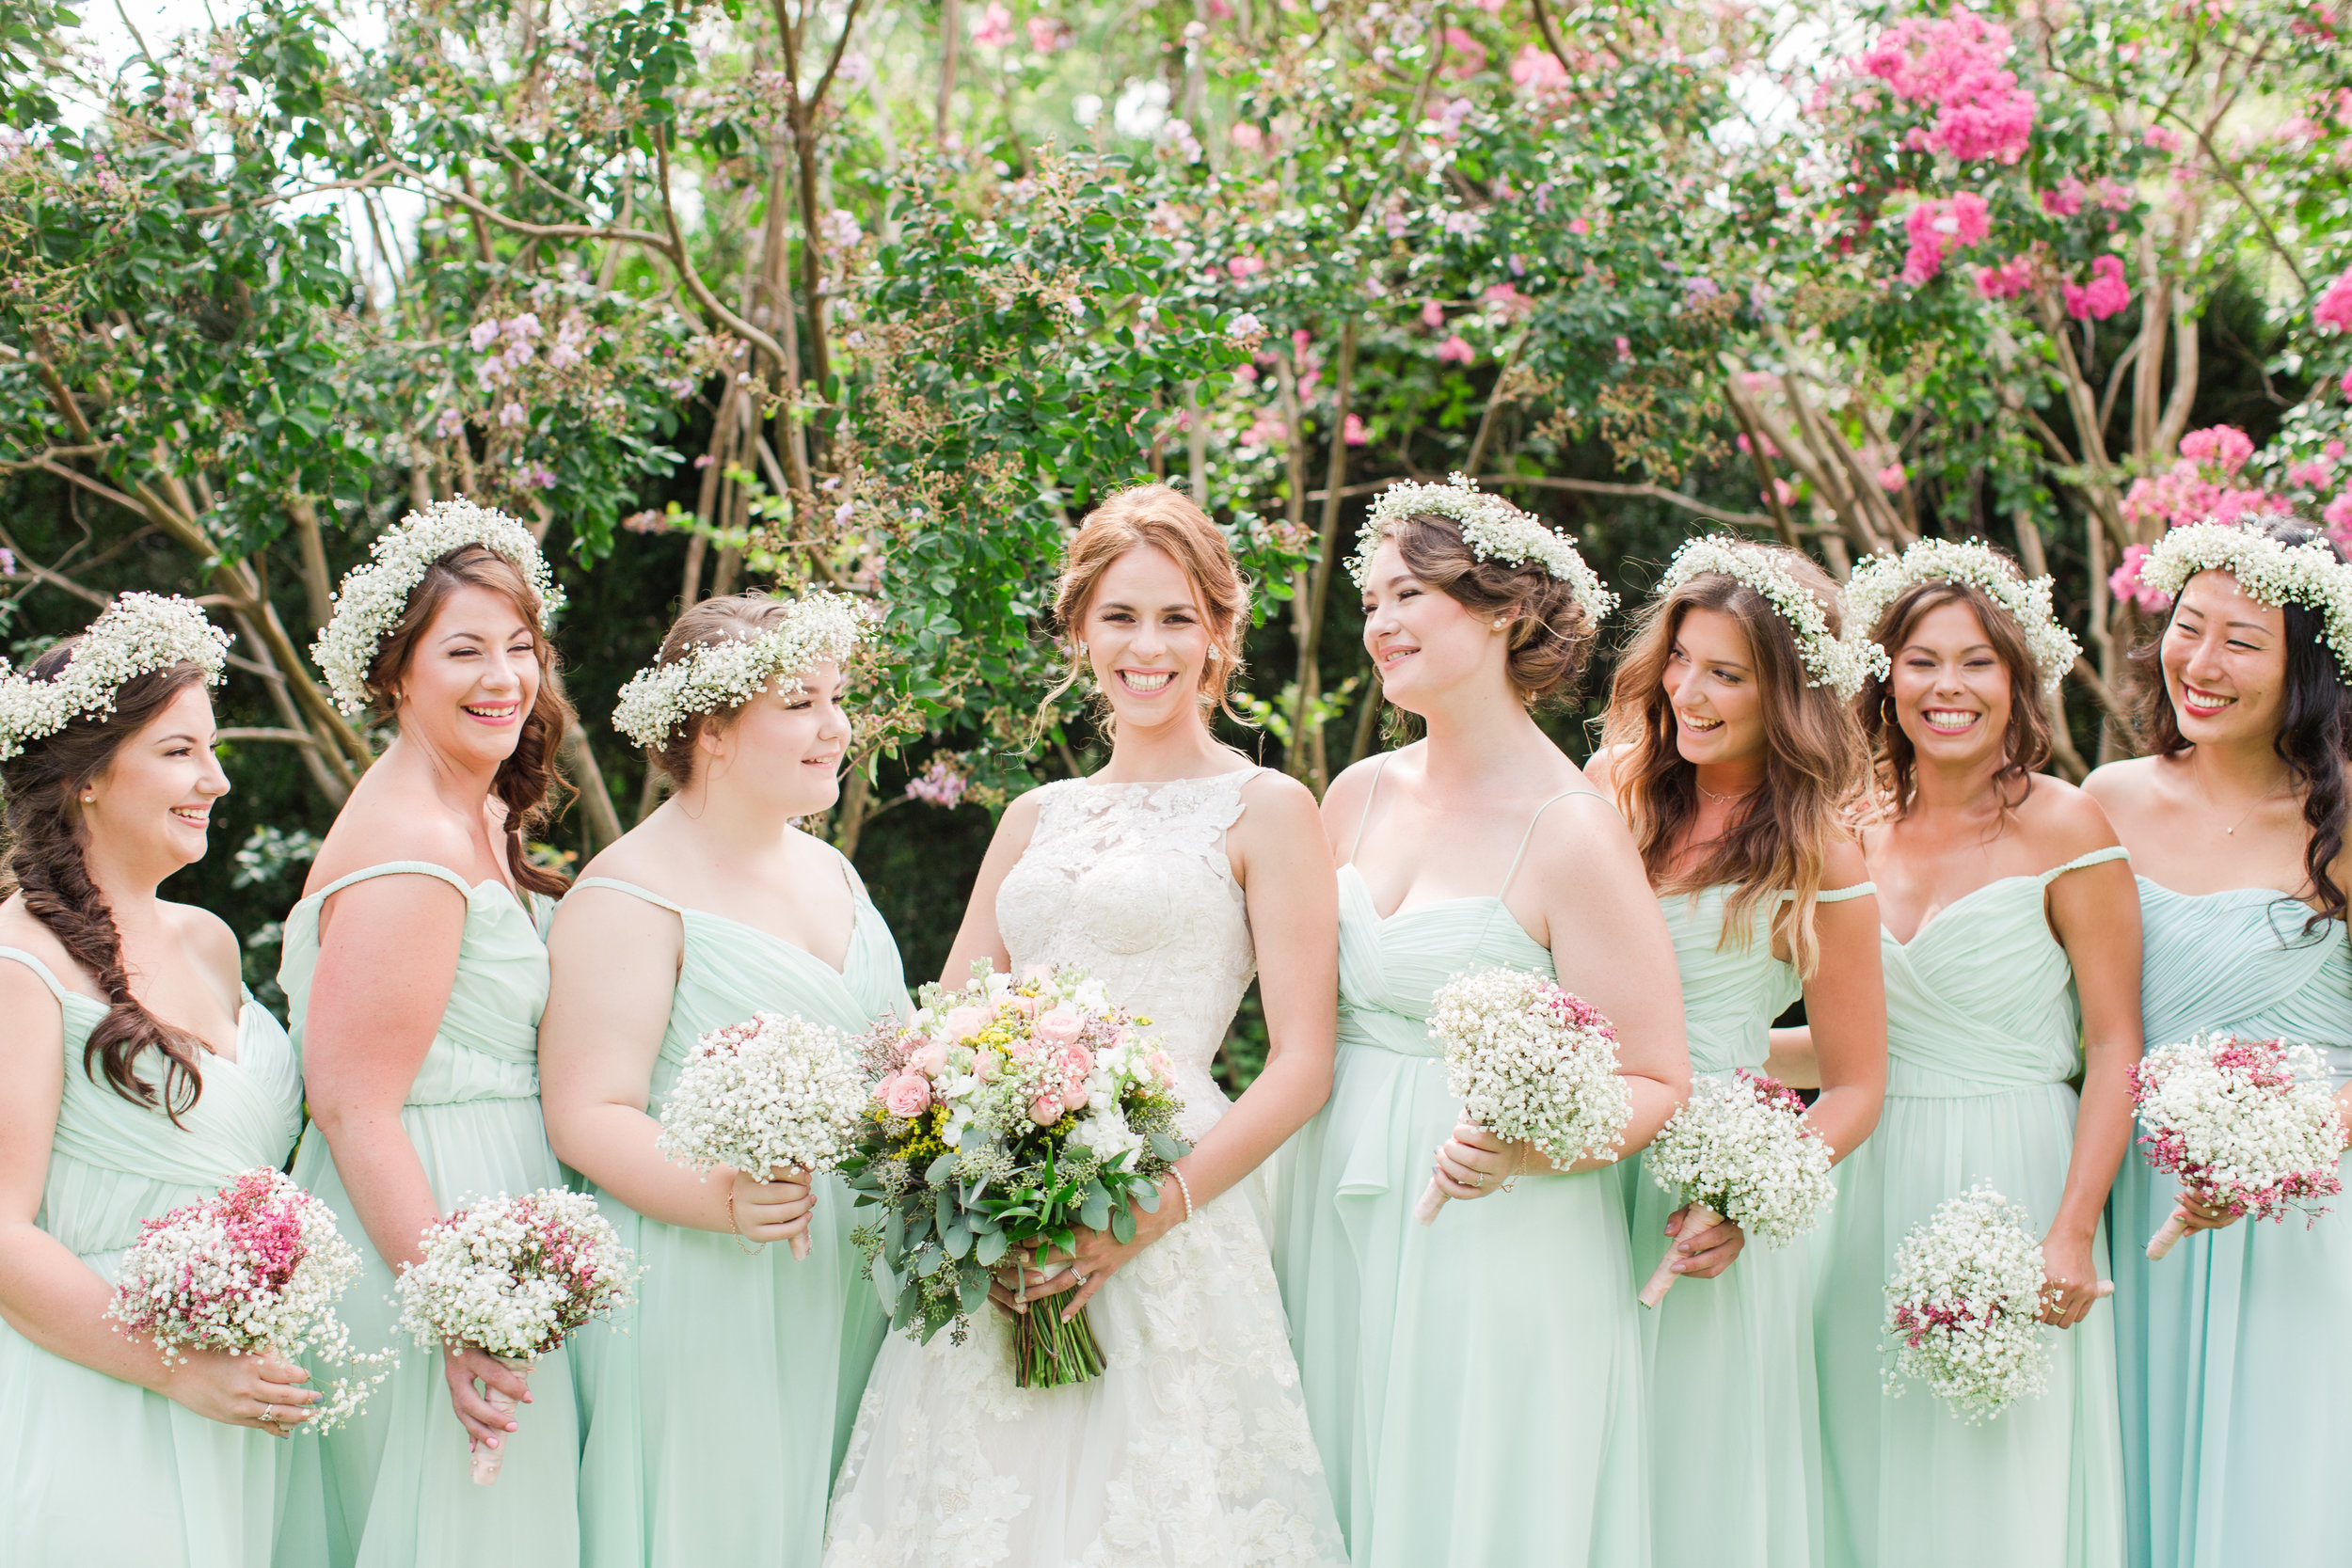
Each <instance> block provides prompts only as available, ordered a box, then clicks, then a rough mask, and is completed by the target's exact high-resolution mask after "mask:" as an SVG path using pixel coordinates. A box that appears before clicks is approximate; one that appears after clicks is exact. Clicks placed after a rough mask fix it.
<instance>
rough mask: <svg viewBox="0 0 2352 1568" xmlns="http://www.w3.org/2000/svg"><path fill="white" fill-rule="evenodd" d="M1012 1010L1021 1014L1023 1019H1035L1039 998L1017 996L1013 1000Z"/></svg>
mask: <svg viewBox="0 0 2352 1568" xmlns="http://www.w3.org/2000/svg"><path fill="white" fill-rule="evenodd" d="M1012 1009H1013V1011H1015V1012H1017V1013H1019V1014H1020V1015H1021V1016H1022V1017H1023V1018H1035V1017H1037V998H1036V997H1034V996H1016V997H1014V998H1013V999H1012Z"/></svg>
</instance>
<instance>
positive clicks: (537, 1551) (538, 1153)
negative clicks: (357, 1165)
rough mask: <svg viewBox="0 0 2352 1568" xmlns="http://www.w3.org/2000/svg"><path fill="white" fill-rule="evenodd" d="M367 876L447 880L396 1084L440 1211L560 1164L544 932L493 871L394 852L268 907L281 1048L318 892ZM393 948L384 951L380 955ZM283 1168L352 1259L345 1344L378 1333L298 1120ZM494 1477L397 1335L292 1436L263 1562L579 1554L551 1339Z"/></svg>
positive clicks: (429, 1357) (437, 1383)
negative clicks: (446, 907)
mask: <svg viewBox="0 0 2352 1568" xmlns="http://www.w3.org/2000/svg"><path fill="white" fill-rule="evenodd" d="M373 877H435V878H438V879H440V880H442V881H444V882H447V883H449V884H450V885H451V886H452V887H453V888H455V889H457V890H458V892H460V893H461V894H463V895H465V899H466V929H465V936H464V940H463V941H462V942H460V944H459V946H458V949H457V976H456V979H455V980H454V981H453V982H452V984H451V986H450V992H449V1004H448V1006H447V1007H446V1009H445V1010H444V1011H443V1012H442V1014H441V1022H440V1026H439V1027H438V1028H437V1030H436V1031H435V1032H434V1036H433V1044H432V1046H431V1047H430V1048H429V1049H428V1050H427V1051H426V1052H425V1056H424V1062H423V1064H422V1065H421V1067H419V1068H418V1069H417V1076H416V1079H415V1081H414V1082H413V1083H411V1084H410V1085H409V1086H408V1096H407V1101H406V1103H405V1104H404V1105H403V1106H402V1108H401V1113H400V1124H401V1127H402V1129H403V1130H404V1131H405V1132H407V1134H408V1141H409V1142H410V1143H411V1144H413V1145H414V1146H415V1147H416V1150H417V1158H418V1159H419V1160H421V1161H422V1162H423V1164H424V1175H425V1180H426V1181H427V1182H429V1183H430V1184H431V1186H432V1188H433V1201H434V1204H435V1205H436V1206H437V1208H438V1209H439V1210H440V1212H442V1213H444V1214H446V1213H448V1212H450V1211H451V1210H453V1209H455V1208H456V1207H457V1206H458V1205H459V1204H460V1203H462V1202H463V1201H464V1200H466V1199H468V1198H472V1197H496V1196H499V1195H500V1194H501V1193H503V1194H506V1195H507V1196H519V1195H521V1194H523V1193H526V1192H530V1191H532V1190H533V1189H535V1188H540V1187H560V1186H562V1185H563V1184H564V1172H563V1170H562V1168H561V1167H559V1166H558V1165H557V1164H556V1162H555V1152H554V1150H552V1149H550V1148H548V1134H547V1126H546V1123H545V1122H544V1121H543V1120H542V1119H541V1117H540V1115H539V1014H540V1011H541V1010H542V1009H543V1008H544V1007H546V1006H547V1000H548V949H547V944H546V942H544V941H543V940H542V939H541V936H540V931H539V925H538V921H537V919H535V918H534V916H533V913H532V910H529V909H526V908H525V907H524V906H523V905H522V904H521V903H519V902H518V901H517V900H516V895H514V894H513V893H511V892H509V891H508V890H507V888H506V886H505V884H503V883H502V882H499V881H496V880H488V881H485V882H483V883H482V884H481V885H480V886H478V887H469V886H467V885H466V881H465V879H463V878H461V877H459V876H458V875H457V874H456V873H455V872H453V871H451V870H450V869H449V868H448V867H446V866H440V865H434V864H431V863H427V862H423V861H394V862H391V863H388V864H384V865H376V866H370V867H369V868H368V869H366V870H364V871H355V872H353V873H352V874H351V875H350V876H348V877H344V878H342V879H339V880H337V881H333V882H330V883H328V884H327V885H326V887H323V888H321V889H320V890H319V891H318V892H316V893H314V894H312V895H310V896H309V897H307V898H305V899H303V900H302V901H301V902H300V903H298V904H296V905H295V906H294V910H293V911H292V912H291V913H289V914H288V915H287V916H286V935H285V950H284V953H283V956H282V957H281V958H280V960H279V963H278V984H279V985H281V986H283V987H284V988H285V990H286V1007H287V1012H288V1014H289V1015H290V1017H291V1019H292V1021H293V1025H294V1044H295V1047H296V1048H297V1049H299V1048H300V1046H301V1043H302V1034H303V1021H304V1018H305V1016H306V1015H307V1014H308V1012H309V1010H310V979H311V975H312V973H313V972H314V971H315V970H316V968H317V967H318V959H319V908H320V906H321V905H323V904H325V903H326V900H327V899H328V898H330V897H332V896H334V895H336V894H338V893H341V892H342V890H343V889H345V888H347V887H350V886H351V885H352V884H353V883H355V882H361V881H365V880H367V879H370V878H373ZM384 961H385V962H386V963H398V962H399V961H400V954H399V953H397V952H390V953H387V954H385V955H384ZM294 1180H297V1181H299V1182H301V1183H302V1184H303V1185H304V1186H306V1187H308V1188H310V1190H311V1191H312V1192H314V1193H316V1194H317V1195H318V1196H320V1197H321V1198H322V1199H324V1200H325V1201H326V1203H328V1204H329V1205H330V1206H332V1207H333V1209H334V1211H335V1223H336V1225H337V1226H338V1227H341V1229H342V1233H343V1234H344V1235H345V1236H346V1237H348V1238H350V1239H351V1240H352V1242H353V1243H355V1244H356V1245H357V1246H358V1249H359V1253H360V1256H361V1258H362V1259H364V1262H365V1267H364V1269H363V1271H362V1272H361V1274H360V1275H359V1277H358V1279H357V1280H356V1281H354V1282H353V1283H352V1286H351V1288H350V1289H349V1290H348V1291H345V1292H344V1293H343V1299H342V1307H341V1308H340V1310H341V1313H342V1319H343V1321H344V1322H345V1323H348V1324H350V1326H351V1336H352V1341H353V1342H354V1343H355V1344H357V1345H358V1346H359V1347H360V1348H361V1349H362V1350H372V1349H377V1348H381V1347H383V1346H386V1345H389V1344H391V1343H393V1342H394V1331H393V1323H394V1321H395V1320H396V1319H397V1318H398V1316H399V1309H398V1307H396V1306H395V1305H394V1303H393V1298H392V1269H391V1267H390V1266H389V1264H387V1263H386V1262H385V1261H384V1259H382V1258H381V1257H380V1256H378V1255H377V1253H376V1250H375V1248H374V1246H373V1244H372V1243H370V1241H369V1238H368V1233H367V1229H366V1227H363V1226H362V1225H361V1224H360V1223H359V1215H358V1211H357V1210H356V1209H354V1208H353V1207H352V1202H351V1197H350V1196H349V1195H348V1194H347V1193H345V1192H344V1190H343V1183H342V1178H341V1177H340V1176H339V1175H338V1174H337V1173H336V1170H335V1160H334V1155H333V1153H332V1151H330V1150H329V1149H328V1148H327V1147H326V1137H325V1136H324V1135H323V1134H322V1133H321V1132H319V1130H318V1128H317V1127H316V1126H315V1125H314V1126H312V1127H311V1129H310V1132H309V1133H307V1134H306V1135H305V1136H304V1138H303V1140H302V1148H301V1152H300V1153H299V1154H297V1155H296V1156H295V1157H294ZM515 1421H516V1426H517V1427H518V1429H519V1430H517V1431H516V1432H513V1433H508V1434H507V1437H506V1441H505V1444H504V1447H505V1450H506V1458H505V1461H504V1464H503V1465H502V1466H501V1469H500V1472H499V1478H498V1481H497V1483H496V1484H495V1485H491V1486H477V1485H475V1484H474V1483H473V1481H472V1480H471V1479H470V1477H469V1474H468V1467H469V1461H470V1455H469V1452H468V1450H467V1445H466V1429H465V1428H464V1427H462V1426H460V1425H459V1424H458V1421H457V1414H456V1412H455V1411H453V1409H451V1408H450V1396H449V1385H448V1383H447V1382H446V1381H445V1380H444V1379H443V1377H442V1375H441V1353H440V1352H439V1351H437V1350H429V1351H428V1350H421V1349H419V1348H418V1346H417V1344H416V1343H415V1341H413V1340H404V1341H401V1342H400V1366H399V1369H398V1370H396V1371H394V1372H393V1373H392V1375H391V1376H390V1378H389V1379H388V1380H387V1381H386V1382H385V1383H384V1385H383V1386H381V1387H379V1388H377V1389H376V1390H375V1392H374V1393H373V1395H371V1396H370V1397H369V1399H368V1402H367V1404H366V1405H365V1406H364V1407H363V1408H362V1409H361V1410H360V1412H359V1414H358V1417H357V1418H355V1419H354V1420H353V1421H351V1422H350V1423H349V1424H348V1425H345V1426H343V1427H342V1428H340V1429H338V1430H337V1431H335V1432H332V1433H328V1434H327V1435H326V1436H325V1437H323V1438H320V1439H317V1440H316V1441H315V1442H306V1443H304V1444H303V1445H302V1446H301V1447H299V1448H297V1449H295V1450H294V1472H293V1477H292V1480H291V1481H290V1486H291V1488H292V1490H291V1492H290V1495H289V1497H288V1507H287V1515H286V1525H285V1528H284V1531H283V1532H282V1533H281V1535H280V1537H279V1541H278V1562H279V1564H281V1568H346V1565H348V1564H353V1563H357V1564H360V1565H361V1568H421V1565H424V1564H431V1563H453V1564H454V1563H492V1562H495V1563H497V1564H499V1565H500V1568H542V1565H547V1568H553V1565H563V1568H570V1565H572V1564H575V1563H577V1562H578V1561H579V1560H580V1529H579V1523H578V1513H577V1510H578V1499H577V1491H578V1481H579V1476H580V1420H579V1414H578V1412H577V1411H576V1410H575V1409H574V1406H573V1399H572V1369H571V1358H570V1356H569V1354H554V1355H547V1356H542V1357H540V1359H539V1363H538V1365H537V1366H536V1367H535V1368H534V1369H533V1370H532V1373H531V1402H530V1403H528V1404H521V1405H517V1406H516V1411H515Z"/></svg>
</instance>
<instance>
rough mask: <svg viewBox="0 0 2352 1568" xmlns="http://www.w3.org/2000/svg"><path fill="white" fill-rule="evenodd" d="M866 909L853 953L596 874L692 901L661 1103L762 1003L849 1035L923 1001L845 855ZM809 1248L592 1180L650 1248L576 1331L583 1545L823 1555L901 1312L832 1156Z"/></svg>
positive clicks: (743, 1566) (797, 1564) (658, 1567)
mask: <svg viewBox="0 0 2352 1568" xmlns="http://www.w3.org/2000/svg"><path fill="white" fill-rule="evenodd" d="M842 872H843V874H844V875H845V876H847V877H849V880H850V888H851V890H852V892H853V893H854V894H855V895H856V911H857V912H856V925H855V927H854V928H853V930H852V932H851V934H850V945H849V950H848V952H847V954H846V955H845V956H844V958H843V959H842V967H841V968H840V969H838V970H836V969H834V967H833V966H832V965H830V964H827V963H825V962H824V961H823V960H821V959H819V958H816V957H814V956H813V955H811V954H810V953H808V952H807V951H805V950H804V949H802V948H799V947H795V946H793V945H792V944H790V943H789V942H785V941H784V940H782V939H781V938H779V937H774V936H771V935H770V934H769V933H767V932H766V931H763V930H760V929H759V928H758V927H754V926H745V925H742V924H740V923H739V922H737V921H733V920H729V919H726V918H725V917H724V916H722V915H715V914H709V913H706V912H705V911H701V910H690V909H683V908H680V907H679V906H678V905H676V904H674V903H671V902H670V901H669V900H668V899H665V898H662V897H660V896H659V895H655V894H652V893H648V892H646V891H645V890H644V888H641V887H638V886H635V885H634V884H632V883H628V882H621V881H614V880H613V879H611V878H607V877H588V878H583V879H581V880H580V881H579V882H578V883H576V884H575V885H574V887H575V891H578V890H579V889H580V888H597V887H600V888H610V889H612V890H613V891H616V892H619V893H625V894H628V895H630V896H631V897H635V898H642V899H644V901H645V902H647V903H649V904H655V905H659V906H660V908H662V909H665V910H668V911H672V912H673V913H675V915H677V917H678V919H679V920H680V922H681V923H682V924H683V926H684V927H685V937H686V941H685V951H684V954H683V956H682V957H681V958H680V959H679V963H678V975H677V991H676V996H675V1001H674V1002H673V1003H672V1004H671V1008H670V1024H669V1028H668V1030H667V1032H666V1033H664V1034H663V1036H662V1038H661V1049H660V1055H659V1057H658V1058H657V1059H656V1060H655V1062H654V1069H653V1082H652V1087H651V1094H650V1097H649V1099H648V1101H647V1102H646V1110H647V1112H648V1113H649V1114H651V1115H653V1116H657V1117H658V1116H660V1114H661V1105H662V1101H664V1099H666V1098H667V1096H668V1094H669V1091H670V1089H671V1087H672V1086H673V1085H675V1083H676V1082H677V1075H678V1069H680V1068H681V1067H683V1066H684V1065H685V1062H686V1059H687V1056H688V1055H689V1054H690V1053H691V1052H692V1051H693V1049H694V1042H695V1041H696V1040H697V1039H698V1038H700V1037H702V1036H703V1035H705V1034H707V1033H708V1032H709V1031H710V1030H713V1029H716V1028H719V1027H721V1026H723V1025H725V1024H729V1023H739V1022H742V1021H743V1020H745V1019H747V1018H750V1017H751V1016H752V1015H753V1014H754V1013H758V1012H771V1013H783V1014H787V1015H793V1016H798V1017H801V1018H805V1019H809V1020H812V1021H814V1022H818V1023H823V1024H829V1025H831V1026H832V1027H834V1028H835V1029H840V1030H843V1031H845V1032H847V1033H849V1034H850V1035H853V1036H854V1035H860V1034H863V1033H864V1032H865V1031H866V1027H867V1025H868V1024H870V1023H872V1022H873V1021H874V1020H875V1019H876V1018H878V1017H880V1016H882V1014H885V1013H897V1014H898V1016H900V1017H901V1018H903V1017H906V1016H907V1015H909V1014H910V1013H912V1012H913V1010H914V1009H913V1006H912V1005H911V1004H910V1002H909V1001H908V999H907V992H906V983H905V981H904V979H903V978H902V976H901V974H900V971H899V965H898V946H897V944H896V943H894V942H892V941H891V939H890V928H889V927H887V926H885V925H884V924H883V923H882V914H881V912H880V911H877V910H876V909H875V908H874V906H873V904H872V903H871V902H870V901H869V900H868V899H867V898H866V895H865V891H864V889H863V888H861V887H859V886H858V883H857V879H856V878H855V877H854V876H853V875H850V871H849V863H848V862H846V861H844V862H843V863H842ZM817 1191H818V1196H817V1208H816V1210H815V1212H813V1213H812V1214H811V1215H810V1218H809V1255H808V1258H807V1259H806V1260H804V1261H795V1260H794V1259H793V1257H792V1252H791V1249H790V1248H789V1247H784V1246H769V1247H764V1248H760V1249H758V1250H757V1252H756V1253H755V1255H752V1256H746V1250H745V1249H746V1245H747V1243H743V1242H741V1241H740V1240H739V1239H738V1238H737V1237H735V1236H733V1235H728V1234H724V1233H714V1232H712V1231H707V1230H695V1229H691V1228H687V1227H680V1226H675V1225H665V1224H663V1223H662V1222H661V1221H660V1220H653V1219H647V1218H645V1217H644V1216H643V1215H641V1214H639V1213H637V1212H635V1211H634V1210H631V1209H629V1208H628V1206H627V1205H625V1204H623V1203H622V1202H621V1201H620V1200H619V1199H618V1198H614V1197H612V1196H607V1195H605V1194H603V1193H598V1194H597V1198H598V1201H599V1202H600V1203H601V1204H602V1206H603V1209H604V1212H605V1214H606V1217H608V1218H609V1219H611V1220H612V1223H613V1225H614V1227H617V1228H618V1229H619V1230H620V1232H621V1240H622V1241H624V1242H626V1243H628V1244H629V1245H630V1246H632V1247H634V1248H636V1249H637V1256H638V1259H639V1260H640V1261H641V1262H643V1263H644V1266H645V1271H646V1272H645V1277H644V1280H643V1281H642V1282H641V1283H640V1284H639V1286H638V1291H637V1295H638V1304H637V1306H636V1307H634V1308H633V1309H631V1310H630V1311H628V1312H627V1313H624V1314H622V1315H621V1316H620V1317H619V1318H617V1319H616V1320H614V1321H613V1322H612V1323H591V1324H589V1325H588V1326H587V1327H586V1328H583V1329H582V1330H580V1334H579V1335H578V1336H577V1337H576V1338H575V1339H574V1341H573V1343H574V1345H575V1347H576V1349H577V1352H578V1356H579V1376H580V1412H581V1418H582V1421H583V1423H584V1428H585V1433H586V1435H585V1439H584V1447H583V1449H582V1450H581V1454H580V1546H581V1554H582V1560H583V1561H584V1562H586V1563H588V1564H590V1565H591V1568H628V1565H632V1564H644V1565H650V1568H709V1565H716V1564H722V1563H723V1564H726V1565H727V1568H816V1564H817V1561H818V1557H819V1556H820V1555H821V1552H822V1548H823V1545H824V1539H825V1499H826V1497H827V1496H828V1494H829V1493H830V1492H831V1490H832V1487H833V1476H834V1469H835V1467H836V1466H837V1465H839V1464H840V1462H841V1455H842V1452H843V1450H844V1449H846V1448H847V1447H848V1445H849V1439H850V1429H851V1428H852V1426H853V1425H854V1424H855V1423H856V1420H857V1407H858V1399H859V1397H860V1396H861V1395H863V1394H864V1393H865V1391H866V1372H867V1370H869V1369H870V1368H871V1367H872V1366H873V1364H874V1353H875V1352H876V1351H877V1350H878V1349H879V1348H880V1347H881V1344H882V1334H883V1331H884V1330H885V1329H886V1328H887V1327H888V1323H887V1321H886V1320H885V1319H884V1317H883V1315H882V1307H881V1305H880V1303H879V1302H878V1301H877V1299H876V1297H875V1294H874V1288H873V1286H872V1285H870V1284H869V1283H867V1281H866V1269H865V1260H864V1259H863V1258H862V1257H861V1255H860V1253H859V1251H858V1247H857V1243H855V1242H853V1241H851V1240H850V1232H851V1231H852V1230H853V1229H854V1228H855V1226H856V1221H855V1219H854V1218H853V1217H852V1215H851V1213H850V1192H849V1190H848V1189H847V1188H846V1187H844V1186H843V1185H842V1183H841V1179H840V1178H839V1177H837V1176H827V1177H823V1178H820V1179H819V1180H818V1189H817Z"/></svg>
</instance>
